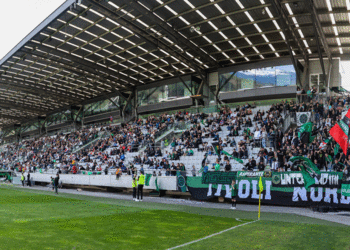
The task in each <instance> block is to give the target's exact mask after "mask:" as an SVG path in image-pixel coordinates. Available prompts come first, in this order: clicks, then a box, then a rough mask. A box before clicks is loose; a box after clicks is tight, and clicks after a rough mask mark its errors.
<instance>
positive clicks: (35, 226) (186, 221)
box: [0, 188, 241, 249]
mask: <svg viewBox="0 0 350 250" xmlns="http://www.w3.org/2000/svg"><path fill="white" fill-rule="evenodd" d="M144 204H145V203H144ZM0 207H1V209H0V212H1V214H2V216H1V218H0V244H1V247H0V249H116V248H117V249H165V248H168V247H170V246H176V245H178V243H179V242H180V243H185V242H188V241H191V240H194V239H197V238H200V237H203V236H205V235H209V234H213V233H215V232H217V231H220V230H224V229H226V228H229V227H232V226H234V225H238V224H239V223H241V222H238V221H237V220H235V219H228V218H217V217H214V216H203V215H194V214H189V213H184V212H177V211H167V210H156V209H149V208H142V205H140V206H139V207H131V206H125V205H123V204H121V205H116V204H113V205H112V204H104V203H102V202H95V201H88V200H85V201H84V200H81V199H72V198H64V197H59V196H50V195H42V194H35V193H32V192H26V191H18V190H11V189H4V188H2V189H0Z"/></svg>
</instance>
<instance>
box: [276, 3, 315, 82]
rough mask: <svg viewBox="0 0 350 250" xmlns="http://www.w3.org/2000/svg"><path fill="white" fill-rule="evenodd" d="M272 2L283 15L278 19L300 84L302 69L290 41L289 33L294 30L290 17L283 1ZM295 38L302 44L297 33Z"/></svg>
mask: <svg viewBox="0 0 350 250" xmlns="http://www.w3.org/2000/svg"><path fill="white" fill-rule="evenodd" d="M271 2H272V5H273V6H274V8H275V10H276V11H277V13H278V15H279V16H280V17H281V18H280V19H279V20H278V22H279V23H280V26H282V30H283V34H284V37H285V39H286V43H287V47H288V52H289V55H290V58H291V60H292V63H293V66H294V69H295V72H296V74H297V79H298V80H299V84H302V83H301V79H300V71H299V69H298V63H297V59H295V57H294V55H293V50H292V45H291V43H290V39H291V38H290V35H289V31H292V32H291V33H292V35H293V30H292V29H291V28H290V26H289V22H288V21H289V20H288V17H287V15H286V12H285V11H284V9H283V7H282V5H281V3H280V2H279V1H278V0H271ZM293 39H295V42H296V44H298V45H299V47H300V46H301V45H300V44H299V41H298V40H297V39H298V37H296V36H295V34H294V36H293ZM300 50H301V51H300V52H301V54H302V55H303V56H304V60H305V61H306V60H308V58H307V57H306V54H305V51H304V50H303V48H302V47H300Z"/></svg>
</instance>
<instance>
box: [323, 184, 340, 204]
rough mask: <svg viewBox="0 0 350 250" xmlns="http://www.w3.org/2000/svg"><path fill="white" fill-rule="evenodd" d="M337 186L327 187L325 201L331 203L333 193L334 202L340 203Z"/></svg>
mask: <svg viewBox="0 0 350 250" xmlns="http://www.w3.org/2000/svg"><path fill="white" fill-rule="evenodd" d="M337 190H338V189H337V188H326V193H325V196H324V202H327V203H331V195H333V203H335V204H338V196H337Z"/></svg>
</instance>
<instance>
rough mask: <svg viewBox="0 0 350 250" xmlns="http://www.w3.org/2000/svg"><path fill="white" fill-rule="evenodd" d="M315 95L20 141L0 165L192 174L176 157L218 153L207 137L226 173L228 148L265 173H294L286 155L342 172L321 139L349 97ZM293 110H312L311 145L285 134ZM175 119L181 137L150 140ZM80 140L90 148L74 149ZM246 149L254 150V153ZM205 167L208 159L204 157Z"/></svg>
mask: <svg viewBox="0 0 350 250" xmlns="http://www.w3.org/2000/svg"><path fill="white" fill-rule="evenodd" d="M304 92H305V91H304ZM314 92H315V90H314V89H310V90H308V91H307V94H306V97H307V98H308V99H307V100H306V101H303V100H301V101H300V100H299V103H297V102H296V101H293V100H292V101H282V102H279V103H275V104H272V105H271V107H270V108H269V109H264V110H260V109H259V108H256V107H255V106H254V105H253V106H252V105H250V104H248V103H246V104H245V105H240V106H236V107H234V108H229V107H227V106H222V107H221V108H220V109H219V110H218V112H216V113H211V114H205V113H189V112H186V111H184V112H177V113H175V114H172V115H169V114H162V115H160V116H149V117H147V118H146V119H135V120H134V121H132V122H129V123H127V124H121V125H118V126H107V127H99V128H97V127H93V128H89V129H82V130H79V131H76V132H72V133H69V134H66V135H63V134H58V135H56V136H52V137H42V138H39V139H33V140H26V141H22V142H20V143H15V144H12V145H8V146H7V148H5V150H3V151H2V153H1V159H0V160H1V164H2V166H1V167H2V168H11V169H15V168H17V169H18V170H19V171H21V170H22V169H30V170H32V171H36V170H37V169H42V170H47V169H50V168H59V171H60V172H62V173H73V174H75V173H80V172H82V171H83V172H84V171H86V172H88V171H92V172H96V171H97V172H105V173H107V172H108V171H109V170H111V169H115V170H116V172H117V173H118V174H121V173H128V174H133V173H134V172H135V171H136V168H135V166H136V165H139V168H140V169H141V170H144V169H143V168H144V165H145V166H147V169H149V170H151V171H153V174H154V175H161V174H162V173H161V171H157V170H165V175H175V173H176V171H177V170H180V171H185V170H187V171H193V175H196V174H197V173H196V172H195V171H194V170H195V166H191V165H189V164H187V163H186V162H184V161H181V160H180V159H184V158H182V156H193V155H194V151H196V152H201V154H202V155H203V156H202V157H203V158H204V157H205V155H206V156H210V155H215V154H216V153H217V152H216V150H214V148H213V146H212V143H211V142H208V140H205V138H211V139H212V141H214V142H216V143H218V151H219V152H220V154H221V155H220V158H219V162H218V163H219V164H220V165H221V166H222V167H223V169H224V170H225V171H230V170H231V164H230V158H229V157H228V156H227V155H226V154H223V151H224V150H226V149H227V147H229V150H230V152H228V153H229V154H231V155H232V156H233V157H235V158H238V159H243V160H245V162H244V168H243V169H245V170H249V171H252V170H260V171H263V170H265V169H266V167H267V166H269V167H270V169H271V170H272V171H295V170H298V167H297V166H295V165H293V164H292V162H291V161H290V158H291V157H293V156H305V157H308V158H309V159H311V160H312V162H314V163H315V164H316V166H317V167H318V168H319V169H321V170H328V171H344V172H346V173H347V172H348V171H347V170H348V168H349V166H350V156H349V157H346V156H345V155H344V154H343V152H342V150H339V152H338V153H336V154H335V153H334V147H335V142H334V141H332V140H331V142H330V143H329V144H328V145H326V146H324V147H321V143H322V142H323V141H325V140H326V139H328V138H329V136H330V135H329V130H330V128H331V127H332V126H334V125H335V124H336V122H338V121H339V120H340V119H341V115H342V112H343V111H345V110H346V109H347V108H348V103H350V96H339V97H332V98H319V97H318V96H317V95H316V94H315V93H314ZM301 99H302V98H301ZM253 110H254V112H253ZM297 112H310V113H311V117H312V119H311V120H312V121H313V122H314V131H315V139H314V140H313V141H312V142H311V143H304V142H303V141H302V140H300V138H299V133H298V129H299V128H298V127H291V128H290V129H288V130H287V131H285V124H284V121H285V120H284V119H285V117H286V116H291V117H292V118H293V117H294V119H295V117H296V116H295V114H296V113H297ZM180 122H183V123H185V124H190V126H189V127H188V128H187V129H186V130H185V131H184V132H183V133H182V134H181V136H179V137H174V138H173V139H170V140H168V142H166V143H165V142H164V141H163V142H162V144H161V145H156V142H155V140H156V138H157V137H158V136H159V135H161V134H163V133H164V132H165V131H166V130H167V129H168V128H169V127H170V126H172V125H174V124H177V123H180ZM222 131H227V133H226V134H225V136H222V133H221V132H222ZM102 134H103V136H101V135H102ZM90 142H91V144H89V143H90ZM86 144H89V145H88V146H86V147H85V148H82V149H80V150H76V149H79V148H80V147H83V146H84V145H86ZM168 145H169V147H167V148H165V147H166V146H168ZM141 148H144V149H145V150H144V151H143V152H142V153H140V154H137V155H135V156H134V157H133V159H132V160H128V161H126V153H127V152H131V153H132V152H138V151H139V150H140V149H141ZM253 148H260V150H258V151H259V152H258V153H257V154H254V155H253V154H252V149H253ZM75 150H76V151H75ZM172 161H177V163H176V164H175V163H174V162H172ZM13 163H15V164H13ZM85 163H87V164H85ZM211 164H212V163H211ZM204 165H208V162H205V161H204Z"/></svg>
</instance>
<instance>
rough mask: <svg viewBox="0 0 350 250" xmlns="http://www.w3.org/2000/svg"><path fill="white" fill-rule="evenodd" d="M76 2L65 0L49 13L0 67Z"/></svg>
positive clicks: (0, 61) (8, 54) (5, 58)
mask: <svg viewBox="0 0 350 250" xmlns="http://www.w3.org/2000/svg"><path fill="white" fill-rule="evenodd" d="M75 2H76V0H66V2H64V3H63V4H62V5H61V6H60V7H58V8H57V9H56V10H55V11H54V12H52V13H51V15H49V16H48V17H47V18H46V19H45V20H44V21H42V22H41V23H40V24H39V25H38V26H36V27H35V28H34V29H33V30H32V31H31V32H30V33H29V34H28V35H27V36H26V37H25V38H23V39H22V40H21V41H20V42H19V43H18V44H17V45H16V46H15V47H14V48H13V49H12V50H10V52H8V53H7V54H6V55H5V56H4V57H3V58H2V59H1V60H0V66H1V65H2V64H3V63H4V62H6V61H7V60H8V59H9V58H10V57H11V56H13V55H14V54H15V53H16V52H17V51H18V50H20V49H21V48H22V47H23V46H24V45H25V44H26V43H27V42H29V41H30V40H31V39H32V38H33V37H34V36H35V35H37V34H38V33H39V32H40V31H41V30H43V29H44V28H45V27H46V26H48V25H49V24H50V23H51V22H52V21H54V20H55V19H56V18H57V17H58V16H59V15H61V14H62V12H63V11H65V10H66V9H68V8H69V7H70V6H71V5H72V4H73V3H75Z"/></svg>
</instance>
